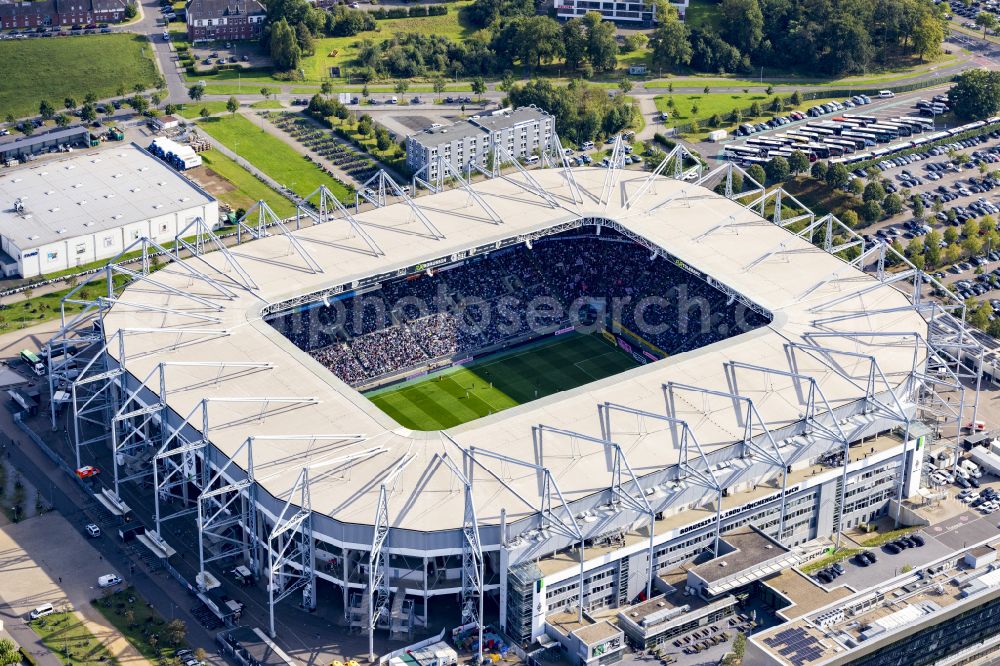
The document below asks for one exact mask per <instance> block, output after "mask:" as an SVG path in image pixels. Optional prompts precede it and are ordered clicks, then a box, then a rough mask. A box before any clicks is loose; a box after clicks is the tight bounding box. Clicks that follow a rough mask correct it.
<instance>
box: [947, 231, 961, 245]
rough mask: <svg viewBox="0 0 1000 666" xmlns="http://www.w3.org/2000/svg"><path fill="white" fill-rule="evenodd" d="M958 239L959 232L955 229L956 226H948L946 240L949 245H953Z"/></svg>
mask: <svg viewBox="0 0 1000 666" xmlns="http://www.w3.org/2000/svg"><path fill="white" fill-rule="evenodd" d="M957 240H958V232H957V231H955V227H947V228H946V229H945V230H944V242H945V243H947V244H948V245H952V244H953V243H954V242H955V241H957Z"/></svg>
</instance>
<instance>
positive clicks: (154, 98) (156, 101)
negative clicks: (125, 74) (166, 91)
mask: <svg viewBox="0 0 1000 666" xmlns="http://www.w3.org/2000/svg"><path fill="white" fill-rule="evenodd" d="M162 101H163V95H161V94H160V93H158V92H155V93H153V94H152V95H150V96H149V103H150V104H152V105H153V106H160V102H162Z"/></svg>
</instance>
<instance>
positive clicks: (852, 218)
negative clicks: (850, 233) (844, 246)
mask: <svg viewBox="0 0 1000 666" xmlns="http://www.w3.org/2000/svg"><path fill="white" fill-rule="evenodd" d="M840 221H841V222H843V223H844V224H846V225H847V226H849V227H850V228H852V229H853V228H854V227H856V226H858V222H859V220H858V214H857V213H855V212H854V211H853V210H851V209H849V208H848V209H847V210H845V211H844V212H843V213H841V214H840Z"/></svg>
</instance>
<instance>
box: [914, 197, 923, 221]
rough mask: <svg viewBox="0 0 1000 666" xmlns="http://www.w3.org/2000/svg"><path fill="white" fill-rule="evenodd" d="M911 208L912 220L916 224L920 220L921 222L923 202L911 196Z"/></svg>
mask: <svg viewBox="0 0 1000 666" xmlns="http://www.w3.org/2000/svg"><path fill="white" fill-rule="evenodd" d="M912 207H913V219H914V220H917V221H918V222H919V221H920V220H923V219H924V200H923V199H921V198H920V197H918V196H917V195H915V194H914V195H913V199H912Z"/></svg>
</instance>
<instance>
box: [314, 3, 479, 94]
mask: <svg viewBox="0 0 1000 666" xmlns="http://www.w3.org/2000/svg"><path fill="white" fill-rule="evenodd" d="M470 4H471V2H467V1H462V2H454V3H449V4H448V13H447V14H445V15H443V16H426V17H424V16H421V17H417V18H403V19H387V20H384V21H378V22H377V23H376V28H375V30H372V31H370V32H362V33H358V34H357V35H355V36H353V37H325V38H322V39H317V40H316V41H315V45H316V54H315V55H312V56H309V57H307V58H303V60H302V65H301V67H302V69H304V70H305V73H306V80H307V81H322V80H324V79H327V78H330V67H340V68H341V70H343V69H344V68H345V67H352V66H353V65H354V59H355V57H356V56H357V53H358V49H357V44H358V43H359V42H360V41H361V40H363V39H371V40H374V41H376V42H381V41H382V40H385V39H390V38H391V37H392V36H393V35H399V34H402V33H407V32H411V33H418V34H421V35H441V36H443V37H448V38H450V39H453V40H455V41H461V40H463V39H465V38H466V37H469V36H470V35H471V34H472V33H473V32H475V27H474V26H473V25H472V24H471V23H469V22H468V21H466V20H465V19H464V12H463V11H462V10H463V9H464V8H465V7H467V6H468V5H470Z"/></svg>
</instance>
